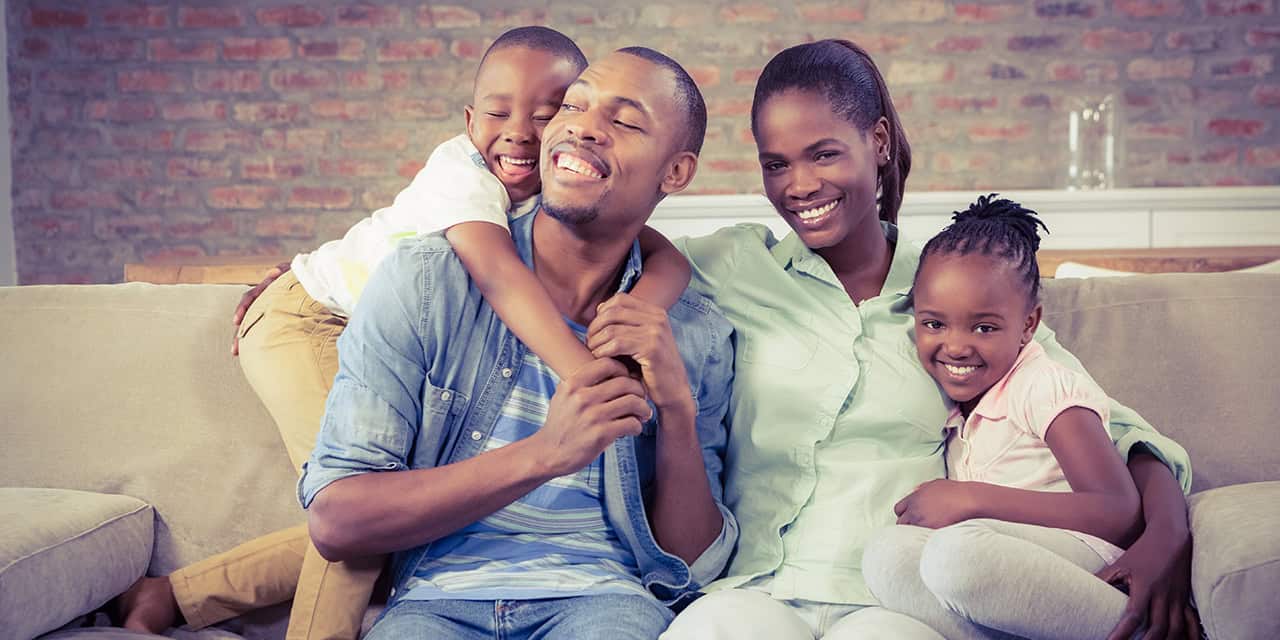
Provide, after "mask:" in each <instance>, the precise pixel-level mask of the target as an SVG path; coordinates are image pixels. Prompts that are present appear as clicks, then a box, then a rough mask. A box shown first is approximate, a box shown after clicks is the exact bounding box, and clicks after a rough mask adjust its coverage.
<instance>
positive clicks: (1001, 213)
mask: <svg viewBox="0 0 1280 640" xmlns="http://www.w3.org/2000/svg"><path fill="white" fill-rule="evenodd" d="M999 196H1000V194H998V193H992V194H989V195H985V196H978V200H977V201H976V202H974V203H973V204H971V205H969V208H968V209H965V210H964V211H954V212H952V216H951V219H952V220H954V221H955V224H957V225H962V224H966V223H974V222H978V221H983V222H986V223H988V224H1001V225H1005V226H1007V227H1009V228H1010V229H1012V230H1014V231H1016V232H1018V233H1019V234H1022V235H1023V236H1024V237H1025V238H1026V239H1027V241H1028V242H1029V243H1031V247H1032V250H1033V251H1038V250H1039V249H1040V232H1039V231H1038V230H1037V229H1036V227H1040V228H1041V229H1044V232H1045V233H1049V227H1048V226H1046V225H1045V223H1044V221H1043V220H1041V219H1040V218H1039V214H1037V213H1036V212H1035V211H1032V210H1031V209H1028V208H1026V207H1024V206H1022V205H1021V204H1018V203H1017V202H1014V201H1012V200H1010V199H1008V198H1001V197H999Z"/></svg>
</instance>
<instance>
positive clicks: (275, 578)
mask: <svg viewBox="0 0 1280 640" xmlns="http://www.w3.org/2000/svg"><path fill="white" fill-rule="evenodd" d="M345 327H346V320H345V319H344V318H342V317H341V316H338V315H335V314H333V313H332V312H330V311H329V310H328V309H327V308H325V307H324V305H322V304H320V303H319V302H316V301H315V300H314V299H313V298H312V297H311V296H310V295H308V294H307V292H306V290H305V289H303V287H302V285H301V284H299V283H298V279H297V277H295V276H294V275H293V272H291V271H290V272H286V273H285V274H284V275H282V276H280V277H279V278H278V279H276V281H275V282H273V283H271V284H270V285H269V286H268V287H267V289H266V290H265V291H263V293H262V295H261V296H260V297H259V298H258V299H257V300H255V301H254V303H253V305H252V306H250V307H249V310H248V312H247V313H246V314H245V317H244V322H242V323H241V325H240V366H241V368H243V369H244V373H245V377H246V378H248V380H249V384H250V386H252V387H253V389H254V390H255V391H257V392H258V396H259V397H260V398H261V399H262V402H263V404H265V405H266V407H267V410H268V411H269V412H270V413H271V417H272V418H274V419H275V422H276V426H277V427H279V429H280V436H281V438H283V439H284V445H285V448H286V449H287V450H288V452H289V458H290V459H291V460H292V461H293V464H294V466H295V467H297V468H298V469H299V470H301V468H302V463H304V462H306V461H307V459H308V458H310V457H311V449H312V448H313V447H314V446H315V443H316V435H317V433H318V432H319V430H320V421H321V418H322V417H323V415H324V406H325V398H326V397H327V396H328V394H329V388H330V387H331V386H332V385H333V378H334V376H335V375H337V372H338V351H337V341H338V336H339V335H340V334H341V333H342V330H343V329H344V328H345ZM382 564H383V558H368V559H362V560H359V561H349V562H328V561H326V560H325V559H324V558H322V557H320V554H319V553H318V552H317V551H316V549H315V546H314V545H312V544H311V537H310V536H309V535H308V534H307V528H306V525H299V526H297V527H294V528H292V529H285V530H283V531H277V532H275V533H272V534H268V535H266V536H263V537H261V538H258V539H256V540H250V541H249V542H246V543H244V544H242V545H240V546H238V547H236V548H234V549H232V550H230V551H227V552H224V553H221V554H218V555H216V556H213V557H211V558H208V559H206V560H202V561H200V562H197V563H195V564H192V565H190V566H187V567H183V568H181V569H179V570H177V571H175V572H173V573H172V574H171V575H170V576H169V578H170V581H171V582H172V583H173V593H174V596H175V598H176V599H177V601H178V607H179V608H180V609H181V610H182V614H183V616H184V617H186V619H187V622H188V623H189V624H190V626H191V627H193V628H197V629H198V628H201V627H205V626H208V625H211V624H215V623H217V622H221V621H222V620H226V619H228V618H233V617H235V616H238V615H240V614H242V613H245V612H247V611H251V610H253V609H258V608H261V607H265V606H270V605H273V604H277V603H280V602H284V601H286V600H288V599H289V598H291V597H292V598H293V609H292V610H291V612H290V615H289V630H288V634H287V636H286V637H287V638H288V640H303V639H308V640H338V639H343V640H354V639H355V638H356V637H357V636H358V635H359V633H360V623H361V621H362V619H363V617H364V611H365V609H366V608H367V607H368V604H369V596H370V594H371V593H372V591H373V585H374V581H375V580H376V579H377V577H378V573H379V572H380V571H381V569H382Z"/></svg>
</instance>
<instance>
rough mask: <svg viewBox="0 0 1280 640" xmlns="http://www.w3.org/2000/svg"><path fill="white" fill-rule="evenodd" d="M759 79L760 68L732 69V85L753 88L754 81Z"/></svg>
mask: <svg viewBox="0 0 1280 640" xmlns="http://www.w3.org/2000/svg"><path fill="white" fill-rule="evenodd" d="M759 79H760V68H759V67H753V68H750V69H734V71H733V83H734V84H745V85H751V86H755V84H756V81H757V80H759Z"/></svg>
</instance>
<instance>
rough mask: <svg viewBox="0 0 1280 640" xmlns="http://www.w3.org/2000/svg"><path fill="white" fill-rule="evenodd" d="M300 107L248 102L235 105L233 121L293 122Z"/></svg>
mask: <svg viewBox="0 0 1280 640" xmlns="http://www.w3.org/2000/svg"><path fill="white" fill-rule="evenodd" d="M301 112H302V106H301V105H298V104H292V103H288V102H249V103H240V104H237V105H235V115H234V117H235V119H236V120H238V121H240V122H293V121H294V120H297V119H298V115H299V114H300V113H301Z"/></svg>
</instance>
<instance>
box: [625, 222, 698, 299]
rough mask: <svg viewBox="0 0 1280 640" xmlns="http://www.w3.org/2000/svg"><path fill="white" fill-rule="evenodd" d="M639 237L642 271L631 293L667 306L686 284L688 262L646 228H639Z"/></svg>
mask: <svg viewBox="0 0 1280 640" xmlns="http://www.w3.org/2000/svg"><path fill="white" fill-rule="evenodd" d="M639 239H640V257H641V258H643V259H644V272H643V273H642V275H641V276H640V281H639V282H637V283H636V286H635V287H634V288H633V289H632V290H631V294H632V295H634V296H636V297H637V298H640V299H641V300H644V301H645V302H649V303H652V304H656V305H658V306H660V307H662V308H663V309H670V308H671V306H672V305H674V304H675V303H676V301H677V300H679V299H680V294H682V293H684V290H685V289H686V288H688V287H689V274H690V270H689V261H688V260H686V259H685V257H684V254H682V253H680V251H679V250H678V249H676V246H675V245H673V244H671V241H670V240H667V238H666V237H665V236H663V235H662V234H661V233H658V232H657V231H654V230H653V229H651V228H649V227H645V228H644V229H641V230H640V238H639Z"/></svg>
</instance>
